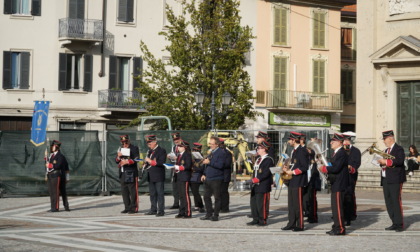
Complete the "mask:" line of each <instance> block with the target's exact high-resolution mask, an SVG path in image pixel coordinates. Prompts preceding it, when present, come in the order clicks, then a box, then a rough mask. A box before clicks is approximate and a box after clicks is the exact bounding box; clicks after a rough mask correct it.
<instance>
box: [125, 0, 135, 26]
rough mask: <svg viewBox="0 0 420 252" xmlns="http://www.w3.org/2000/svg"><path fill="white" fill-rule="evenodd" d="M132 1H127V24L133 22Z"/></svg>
mask: <svg viewBox="0 0 420 252" xmlns="http://www.w3.org/2000/svg"><path fill="white" fill-rule="evenodd" d="M133 13H134V1H133V0H127V22H133V21H134V18H133V17H134V16H133Z"/></svg>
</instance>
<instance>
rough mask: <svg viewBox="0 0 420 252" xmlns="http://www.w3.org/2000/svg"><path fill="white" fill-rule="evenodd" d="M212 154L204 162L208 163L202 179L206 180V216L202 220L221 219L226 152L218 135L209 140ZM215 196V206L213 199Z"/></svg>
mask: <svg viewBox="0 0 420 252" xmlns="http://www.w3.org/2000/svg"><path fill="white" fill-rule="evenodd" d="M209 145H210V149H211V154H210V155H209V156H208V157H207V158H206V159H204V161H203V164H205V165H206V168H205V170H204V174H203V176H202V177H201V181H203V182H204V203H205V206H206V216H204V217H201V218H200V219H201V220H212V221H218V220H219V212H220V207H221V199H220V192H221V186H222V182H223V178H224V171H223V170H224V169H225V165H224V164H225V160H226V152H225V151H224V150H222V149H221V148H219V145H220V140H219V138H218V137H215V136H212V137H211V138H210V141H209ZM211 196H214V208H213V203H212V200H211Z"/></svg>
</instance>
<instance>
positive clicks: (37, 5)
mask: <svg viewBox="0 0 420 252" xmlns="http://www.w3.org/2000/svg"><path fill="white" fill-rule="evenodd" d="M3 10H4V14H14V15H32V16H41V0H4V8H3Z"/></svg>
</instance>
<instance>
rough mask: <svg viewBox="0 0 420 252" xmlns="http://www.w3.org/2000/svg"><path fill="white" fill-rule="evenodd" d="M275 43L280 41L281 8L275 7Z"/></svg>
mask: <svg viewBox="0 0 420 252" xmlns="http://www.w3.org/2000/svg"><path fill="white" fill-rule="evenodd" d="M273 38H274V44H275V45H277V44H279V43H280V10H279V9H277V8H276V9H274V35H273Z"/></svg>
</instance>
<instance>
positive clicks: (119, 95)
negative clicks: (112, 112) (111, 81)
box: [98, 89, 142, 109]
mask: <svg viewBox="0 0 420 252" xmlns="http://www.w3.org/2000/svg"><path fill="white" fill-rule="evenodd" d="M98 95H99V97H98V108H108V109H142V106H140V105H139V104H138V103H137V102H135V101H134V100H137V101H140V100H141V95H140V94H139V92H138V91H127V90H109V89H107V90H99V91H98Z"/></svg>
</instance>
